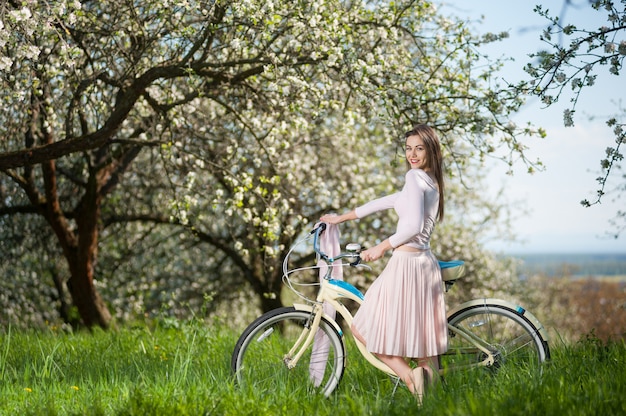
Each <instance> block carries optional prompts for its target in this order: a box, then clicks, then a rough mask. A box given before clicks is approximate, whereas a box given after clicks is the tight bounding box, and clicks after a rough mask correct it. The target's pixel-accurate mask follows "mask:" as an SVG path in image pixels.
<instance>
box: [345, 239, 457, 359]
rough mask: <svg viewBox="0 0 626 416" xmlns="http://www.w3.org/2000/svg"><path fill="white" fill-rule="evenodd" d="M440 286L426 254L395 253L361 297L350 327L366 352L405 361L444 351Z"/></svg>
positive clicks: (438, 275) (444, 322)
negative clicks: (362, 297) (361, 302)
mask: <svg viewBox="0 0 626 416" xmlns="http://www.w3.org/2000/svg"><path fill="white" fill-rule="evenodd" d="M443 297H444V291H443V283H442V280H441V270H440V269H439V263H438V262H437V259H436V258H435V256H434V255H433V254H432V252H431V251H430V250H428V251H420V252H411V251H397V250H396V251H394V252H393V255H392V256H391V259H390V260H389V263H387V266H386V267H385V269H384V270H383V272H382V273H381V274H380V276H378V278H377V279H376V280H374V282H373V283H372V285H371V286H370V288H369V289H368V290H367V292H366V293H365V299H364V301H363V304H362V305H361V307H360V308H359V310H358V311H357V313H356V314H355V315H354V320H353V322H352V323H353V325H354V327H355V328H356V329H357V331H358V332H359V333H360V334H361V335H362V336H363V338H364V339H365V341H366V347H367V349H368V351H371V352H373V353H377V354H386V355H396V356H402V357H410V358H425V357H433V356H436V355H440V354H442V353H444V352H446V350H447V349H448V331H447V319H446V306H445V302H444V298H443Z"/></svg>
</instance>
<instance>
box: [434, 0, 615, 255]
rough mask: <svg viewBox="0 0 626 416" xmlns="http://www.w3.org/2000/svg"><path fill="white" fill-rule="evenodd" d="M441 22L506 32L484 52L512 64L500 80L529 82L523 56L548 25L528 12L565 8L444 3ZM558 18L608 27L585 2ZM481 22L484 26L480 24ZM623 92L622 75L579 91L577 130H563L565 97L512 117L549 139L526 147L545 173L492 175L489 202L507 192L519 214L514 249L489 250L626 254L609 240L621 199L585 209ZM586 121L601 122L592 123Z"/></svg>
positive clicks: (556, 2) (549, 0)
mask: <svg viewBox="0 0 626 416" xmlns="http://www.w3.org/2000/svg"><path fill="white" fill-rule="evenodd" d="M436 3H438V4H440V5H441V8H440V11H441V12H442V13H443V14H445V15H450V14H453V15H456V16H458V17H460V18H463V19H464V20H465V19H471V20H472V21H476V22H477V23H476V24H475V28H476V30H475V33H479V34H482V33H487V32H493V33H498V32H502V31H508V32H509V35H510V36H509V38H508V39H505V40H503V41H500V42H497V43H495V44H493V45H490V46H489V47H488V48H485V49H484V51H485V52H486V53H487V54H488V55H489V56H490V57H492V58H497V57H512V58H514V61H513V62H508V63H507V64H506V65H505V67H504V69H503V70H502V72H501V73H500V77H501V78H503V79H505V80H507V81H510V82H515V81H518V80H521V79H527V77H525V73H524V71H523V69H522V68H523V66H524V65H525V64H526V63H527V62H529V59H530V58H528V54H529V53H533V52H536V51H537V50H539V49H541V47H542V43H541V41H540V40H539V36H540V34H541V32H542V30H543V29H544V28H545V27H546V22H547V21H546V20H545V19H544V18H542V17H541V16H539V15H537V14H536V13H535V12H533V9H534V6H535V4H542V5H543V7H544V9H546V8H547V9H549V10H550V11H551V12H553V13H551V14H557V15H561V10H562V7H563V3H564V0H544V1H541V0H535V1H532V0H529V1H526V0H524V1H513V0H510V1H502V0H445V1H437V2H436ZM571 3H573V4H574V6H579V7H569V8H568V9H567V11H566V13H565V14H563V15H561V16H562V19H561V21H562V22H567V23H570V22H571V23H573V24H578V25H580V27H585V28H589V29H594V28H598V27H600V26H602V25H603V24H605V21H603V19H602V17H603V16H605V14H602V13H599V12H598V11H595V10H593V9H591V7H590V6H589V5H588V2H587V1H585V0H572V1H571ZM481 16H482V17H483V18H484V20H482V21H481V22H478V19H480V18H481ZM624 91H626V74H623V75H621V76H614V75H611V74H609V73H608V71H601V72H599V75H598V79H597V83H596V85H595V86H594V87H593V88H588V89H586V90H583V95H582V98H581V99H580V100H579V103H578V105H577V108H576V115H575V118H574V122H575V126H574V127H564V126H563V110H564V109H565V108H567V107H566V105H567V104H568V103H569V97H567V99H562V100H561V101H562V103H558V104H557V105H554V106H551V107H550V108H545V106H544V105H542V104H541V102H540V101H539V100H537V99H532V100H529V101H528V102H527V103H526V104H525V106H524V107H523V108H522V110H521V111H520V112H519V113H518V114H517V115H516V116H514V117H513V120H514V121H515V122H517V123H519V124H525V123H526V122H528V121H531V122H532V123H533V124H534V125H536V126H541V127H543V128H544V129H545V130H546V132H547V137H546V138H545V139H538V138H537V139H533V140H530V141H526V144H527V145H528V146H529V147H530V150H529V151H528V155H529V156H530V157H529V159H530V160H535V159H536V158H539V159H540V160H541V161H542V162H543V163H544V165H545V166H546V169H545V170H544V171H542V172H538V173H535V174H533V175H530V174H528V173H526V170H527V168H526V166H524V165H522V164H520V165H517V166H515V167H514V175H513V176H509V175H506V170H507V167H506V166H503V164H500V163H498V164H496V163H494V165H493V166H492V167H490V170H489V172H490V174H489V176H488V177H489V182H488V186H489V188H490V189H489V192H492V193H493V195H496V193H497V192H498V191H499V190H500V189H504V195H505V201H508V202H509V203H510V204H512V206H513V207H514V211H517V212H518V213H517V214H516V215H514V216H513V221H512V224H513V232H514V233H515V235H516V236H517V238H518V240H519V241H518V242H515V243H511V242H506V241H498V240H491V241H488V242H485V243H486V247H487V248H489V249H492V250H494V251H497V252H502V253H507V254H525V253H626V235H622V236H621V237H620V238H619V239H614V238H608V237H606V232H607V231H610V230H611V226H610V224H609V220H610V219H611V218H613V217H614V215H615V213H616V212H617V210H618V209H622V210H624V208H625V207H626V195H624V196H623V197H622V198H621V200H618V201H614V200H613V199H614V198H612V197H611V196H605V197H604V199H603V201H602V204H601V205H595V206H593V207H591V208H585V207H583V206H582V205H581V204H580V201H581V200H583V199H589V200H594V199H595V198H594V196H595V194H596V190H597V189H598V186H597V185H598V183H597V182H596V180H595V178H596V177H597V176H599V167H600V160H601V158H602V156H603V155H604V149H606V148H607V147H608V146H612V145H614V144H615V142H614V136H613V133H612V131H611V129H610V128H609V127H608V126H606V124H605V121H606V119H607V118H608V117H607V116H610V115H615V114H616V113H617V112H618V110H617V107H618V105H617V103H618V102H619V100H620V98H621V97H620V93H621V94H622V95H623V92H624ZM588 115H596V116H599V117H597V118H596V120H589V117H588Z"/></svg>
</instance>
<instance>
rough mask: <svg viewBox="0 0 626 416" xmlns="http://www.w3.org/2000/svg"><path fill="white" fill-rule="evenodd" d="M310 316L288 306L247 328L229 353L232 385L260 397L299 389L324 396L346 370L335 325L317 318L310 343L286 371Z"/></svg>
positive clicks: (342, 347)
mask: <svg viewBox="0 0 626 416" xmlns="http://www.w3.org/2000/svg"><path fill="white" fill-rule="evenodd" d="M311 318H312V315H311V313H310V312H307V311H301V310H296V309H295V308H293V307H286V308H279V309H275V310H273V311H270V312H267V313H266V314H264V315H262V316H261V317H259V318H258V319H256V320H255V321H254V322H253V323H252V324H250V325H249V326H248V328H246V330H245V331H244V332H243V334H242V335H241V337H239V340H238V341H237V344H236V346H235V350H234V351H233V356H232V360H231V367H232V371H233V372H234V374H235V378H236V381H237V384H238V385H239V386H241V387H245V388H251V389H253V390H254V391H256V392H258V393H260V394H266V393H267V394H276V392H277V391H281V390H282V391H291V392H293V391H297V390H301V389H303V388H305V389H307V391H309V392H311V393H314V392H315V393H321V394H323V395H324V396H326V397H328V396H329V395H330V394H331V393H332V392H333V391H334V390H335V388H336V387H337V385H338V384H339V381H340V380H341V377H342V376H343V371H344V368H345V348H344V344H343V340H342V338H341V335H340V334H339V333H338V331H337V329H336V328H335V326H333V325H332V324H331V323H330V322H329V321H327V320H326V319H324V318H322V320H321V322H320V326H319V330H318V333H317V334H316V340H315V343H314V345H311V346H309V347H308V348H307V349H306V351H305V353H304V355H303V356H302V357H301V358H300V360H299V361H298V362H297V364H296V365H295V367H293V368H291V369H290V368H288V366H287V364H286V363H287V362H288V360H289V358H290V357H288V353H289V351H290V350H291V349H292V347H293V346H294V345H295V344H296V342H297V340H298V339H299V338H300V336H301V335H302V334H303V332H304V331H306V330H307V329H306V328H307V327H308V325H309V324H310V323H311Z"/></svg>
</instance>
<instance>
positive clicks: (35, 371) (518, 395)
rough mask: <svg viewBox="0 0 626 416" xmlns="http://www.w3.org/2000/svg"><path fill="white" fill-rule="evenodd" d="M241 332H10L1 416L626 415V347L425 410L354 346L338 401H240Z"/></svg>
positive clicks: (503, 373) (462, 392)
mask: <svg viewBox="0 0 626 416" xmlns="http://www.w3.org/2000/svg"><path fill="white" fill-rule="evenodd" d="M237 337H238V332H237V331H235V330H233V329H231V328H229V327H228V326H227V325H223V324H219V323H212V324H205V323H200V322H191V323H178V324H177V325H168V326H164V325H156V326H134V327H127V328H123V329H120V330H117V331H108V332H104V331H100V330H95V331H93V332H92V333H88V332H80V333H73V334H67V333H62V332H56V331H53V330H50V331H47V332H35V331H19V332H18V331H15V330H5V331H4V332H0V397H2V400H0V414H1V415H16V414H20V415H142V416H143V415H194V416H195V415H213V414H215V415H315V414H317V415H333V416H336V415H383V414H384V415H406V414H417V413H419V414H425V415H429V414H432V415H533V414H542V415H562V414H566V415H614V414H626V346H625V344H624V343H623V342H615V343H609V344H603V343H601V342H599V341H597V340H596V339H594V338H593V337H589V338H587V339H585V340H582V341H581V342H579V343H576V344H574V345H564V344H558V343H554V342H553V343H552V344H551V348H552V360H551V361H550V362H549V363H547V364H546V365H545V366H544V368H543V372H542V374H539V372H527V371H522V370H520V369H517V368H506V367H505V368H502V369H500V370H499V371H498V372H495V373H494V372H491V371H487V370H484V369H482V370H475V371H470V372H463V373H456V374H452V375H448V376H447V377H446V380H445V383H444V384H442V385H440V386H439V387H438V388H436V389H433V390H431V391H430V392H429V394H428V395H427V396H426V398H425V400H424V405H423V407H422V408H421V409H419V410H418V409H417V407H416V404H415V401H414V399H413V398H412V396H411V395H410V394H409V393H408V391H407V390H406V388H400V389H399V390H398V391H396V392H395V394H394V392H393V387H394V386H393V384H392V382H391V381H390V379H389V377H387V376H385V375H384V374H382V373H381V372H379V371H378V370H375V369H373V368H372V367H370V366H369V365H368V364H367V363H366V362H365V361H364V360H363V359H361V358H360V357H359V356H358V354H357V353H356V351H355V349H354V348H353V346H352V345H351V344H350V343H349V344H348V347H349V348H348V350H349V354H350V355H349V358H348V367H347V369H346V373H345V375H344V378H343V380H342V382H341V384H340V386H339V388H338V389H337V391H336V392H335V393H334V394H333V395H332V396H331V397H330V398H329V399H324V398H322V397H319V396H310V395H307V394H305V393H304V392H303V391H301V392H295V393H292V394H287V392H285V391H276V392H274V393H273V394H263V395H260V394H257V393H256V392H255V391H253V390H249V389H238V388H237V387H236V386H235V385H234V383H233V381H232V379H231V375H230V368H229V366H230V354H231V352H232V348H233V346H234V344H235V342H236V339H237Z"/></svg>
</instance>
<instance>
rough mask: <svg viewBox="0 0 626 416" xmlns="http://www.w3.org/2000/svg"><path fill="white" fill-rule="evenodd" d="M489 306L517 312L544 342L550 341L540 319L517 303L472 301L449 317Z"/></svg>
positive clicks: (462, 305)
mask: <svg viewBox="0 0 626 416" xmlns="http://www.w3.org/2000/svg"><path fill="white" fill-rule="evenodd" d="M489 305H498V306H503V307H505V308H508V309H511V310H513V311H515V312H517V313H518V314H519V315H521V316H523V317H525V318H526V319H528V320H529V321H530V322H531V323H532V324H533V325H534V326H535V327H536V328H537V330H538V331H539V333H540V334H541V337H542V338H543V340H544V341H546V342H547V341H548V331H547V330H546V328H545V327H544V326H543V324H542V323H541V322H539V319H537V318H536V317H535V315H533V314H532V313H531V312H530V311H528V310H526V308H524V307H523V306H520V305H516V304H515V303H512V302H509V301H506V300H502V299H493V298H483V299H474V300H470V301H467V302H465V303H463V304H461V305H458V306H457V307H455V308H453V309H451V310H450V311H448V315H447V316H448V318H449V317H451V316H452V315H454V314H455V313H457V312H458V311H460V310H461V309H465V308H470V307H472V306H489Z"/></svg>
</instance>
